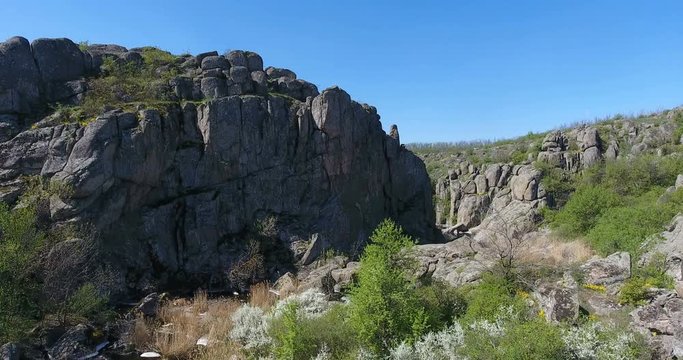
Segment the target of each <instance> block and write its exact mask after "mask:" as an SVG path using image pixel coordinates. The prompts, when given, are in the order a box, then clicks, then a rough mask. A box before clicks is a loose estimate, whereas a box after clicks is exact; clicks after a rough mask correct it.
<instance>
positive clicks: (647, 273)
mask: <svg viewBox="0 0 683 360" xmlns="http://www.w3.org/2000/svg"><path fill="white" fill-rule="evenodd" d="M650 288H660V289H673V288H674V279H673V278H672V277H671V276H669V275H668V274H667V273H666V256H665V255H664V254H661V253H657V254H654V255H653V256H652V257H651V258H650V260H649V261H648V263H647V264H646V265H645V266H643V267H639V268H635V269H634V271H633V275H632V276H631V278H630V279H628V280H627V281H626V283H624V286H623V287H622V288H621V290H620V291H619V303H621V304H632V305H642V304H643V303H645V302H646V301H647V300H648V298H649V291H648V290H649V289H650Z"/></svg>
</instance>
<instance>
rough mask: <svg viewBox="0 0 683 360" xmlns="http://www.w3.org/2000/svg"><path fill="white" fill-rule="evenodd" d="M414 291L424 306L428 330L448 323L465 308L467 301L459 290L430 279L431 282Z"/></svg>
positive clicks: (463, 311) (436, 328) (459, 315)
mask: <svg viewBox="0 0 683 360" xmlns="http://www.w3.org/2000/svg"><path fill="white" fill-rule="evenodd" d="M415 292H416V294H417V297H418V298H419V299H420V303H421V304H422V305H423V306H424V307H425V311H426V314H427V317H428V319H429V320H428V321H429V322H428V325H429V330H430V331H435V330H438V329H440V328H442V327H444V326H448V325H450V324H451V323H452V322H453V320H454V319H456V318H459V317H461V316H463V315H464V314H465V311H466V310H467V302H466V300H465V297H464V296H463V295H462V294H461V292H460V291H458V289H456V288H454V287H452V286H450V285H448V284H445V283H443V282H441V281H438V280H431V283H429V284H426V285H423V286H420V287H418V288H416V289H415Z"/></svg>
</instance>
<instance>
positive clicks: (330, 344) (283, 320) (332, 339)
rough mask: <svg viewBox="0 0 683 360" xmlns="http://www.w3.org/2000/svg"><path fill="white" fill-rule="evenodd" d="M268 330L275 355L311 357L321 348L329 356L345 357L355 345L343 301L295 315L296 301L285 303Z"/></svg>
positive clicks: (292, 357) (356, 348) (353, 333)
mask: <svg viewBox="0 0 683 360" xmlns="http://www.w3.org/2000/svg"><path fill="white" fill-rule="evenodd" d="M268 332H269V333H270V335H271V336H272V338H273V339H274V340H275V341H274V353H275V354H276V355H277V358H278V359H313V358H315V357H316V355H317V354H318V353H320V352H321V351H322V350H323V349H327V350H328V351H329V355H330V357H331V358H332V359H345V358H347V356H348V355H349V354H353V353H355V352H356V351H357V350H358V348H359V345H358V341H357V340H356V337H355V332H354V331H353V329H352V328H351V326H350V323H349V320H348V307H347V306H346V305H343V304H338V305H335V306H333V307H332V308H331V309H330V310H328V311H327V312H326V313H325V314H323V315H322V316H320V317H303V316H298V315H297V304H296V303H295V302H294V303H291V304H288V305H287V308H286V309H285V312H284V313H283V315H282V316H281V317H278V318H276V319H275V320H274V321H273V322H272V323H271V325H270V328H269V330H268Z"/></svg>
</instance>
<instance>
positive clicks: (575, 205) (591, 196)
mask: <svg viewBox="0 0 683 360" xmlns="http://www.w3.org/2000/svg"><path fill="white" fill-rule="evenodd" d="M620 204H621V199H620V198H619V196H618V195H617V194H616V193H615V192H614V191H612V190H611V189H609V188H606V187H602V186H593V185H583V186H580V187H579V188H578V189H577V190H576V192H575V193H574V194H572V195H571V197H570V198H569V201H567V204H566V205H565V206H564V208H562V210H561V211H560V212H559V213H557V214H556V215H555V216H554V217H553V223H552V225H553V226H554V227H555V228H557V229H558V230H559V231H560V232H562V233H564V234H567V235H573V236H576V235H582V234H585V233H586V232H587V231H588V230H590V229H591V228H592V227H593V226H594V225H595V223H596V222H597V220H598V217H599V216H600V215H602V214H603V213H604V212H606V211H607V210H608V209H610V208H613V207H615V206H618V205H620Z"/></svg>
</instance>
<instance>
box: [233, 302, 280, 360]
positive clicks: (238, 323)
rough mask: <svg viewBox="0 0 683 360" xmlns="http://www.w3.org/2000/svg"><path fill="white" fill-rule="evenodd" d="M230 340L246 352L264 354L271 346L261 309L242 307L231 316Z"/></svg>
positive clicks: (266, 321) (266, 324)
mask: <svg viewBox="0 0 683 360" xmlns="http://www.w3.org/2000/svg"><path fill="white" fill-rule="evenodd" d="M232 322H233V328H232V330H231V331H230V339H232V340H233V341H235V342H237V343H239V344H241V345H242V347H243V348H244V349H245V350H247V351H248V352H252V353H255V354H265V353H266V351H267V349H268V347H269V346H270V344H271V339H270V336H269V335H268V319H267V317H266V315H265V313H264V312H263V310H262V309H261V308H258V307H251V306H249V305H242V306H241V307H240V308H239V309H237V311H235V313H234V314H233V315H232Z"/></svg>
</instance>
